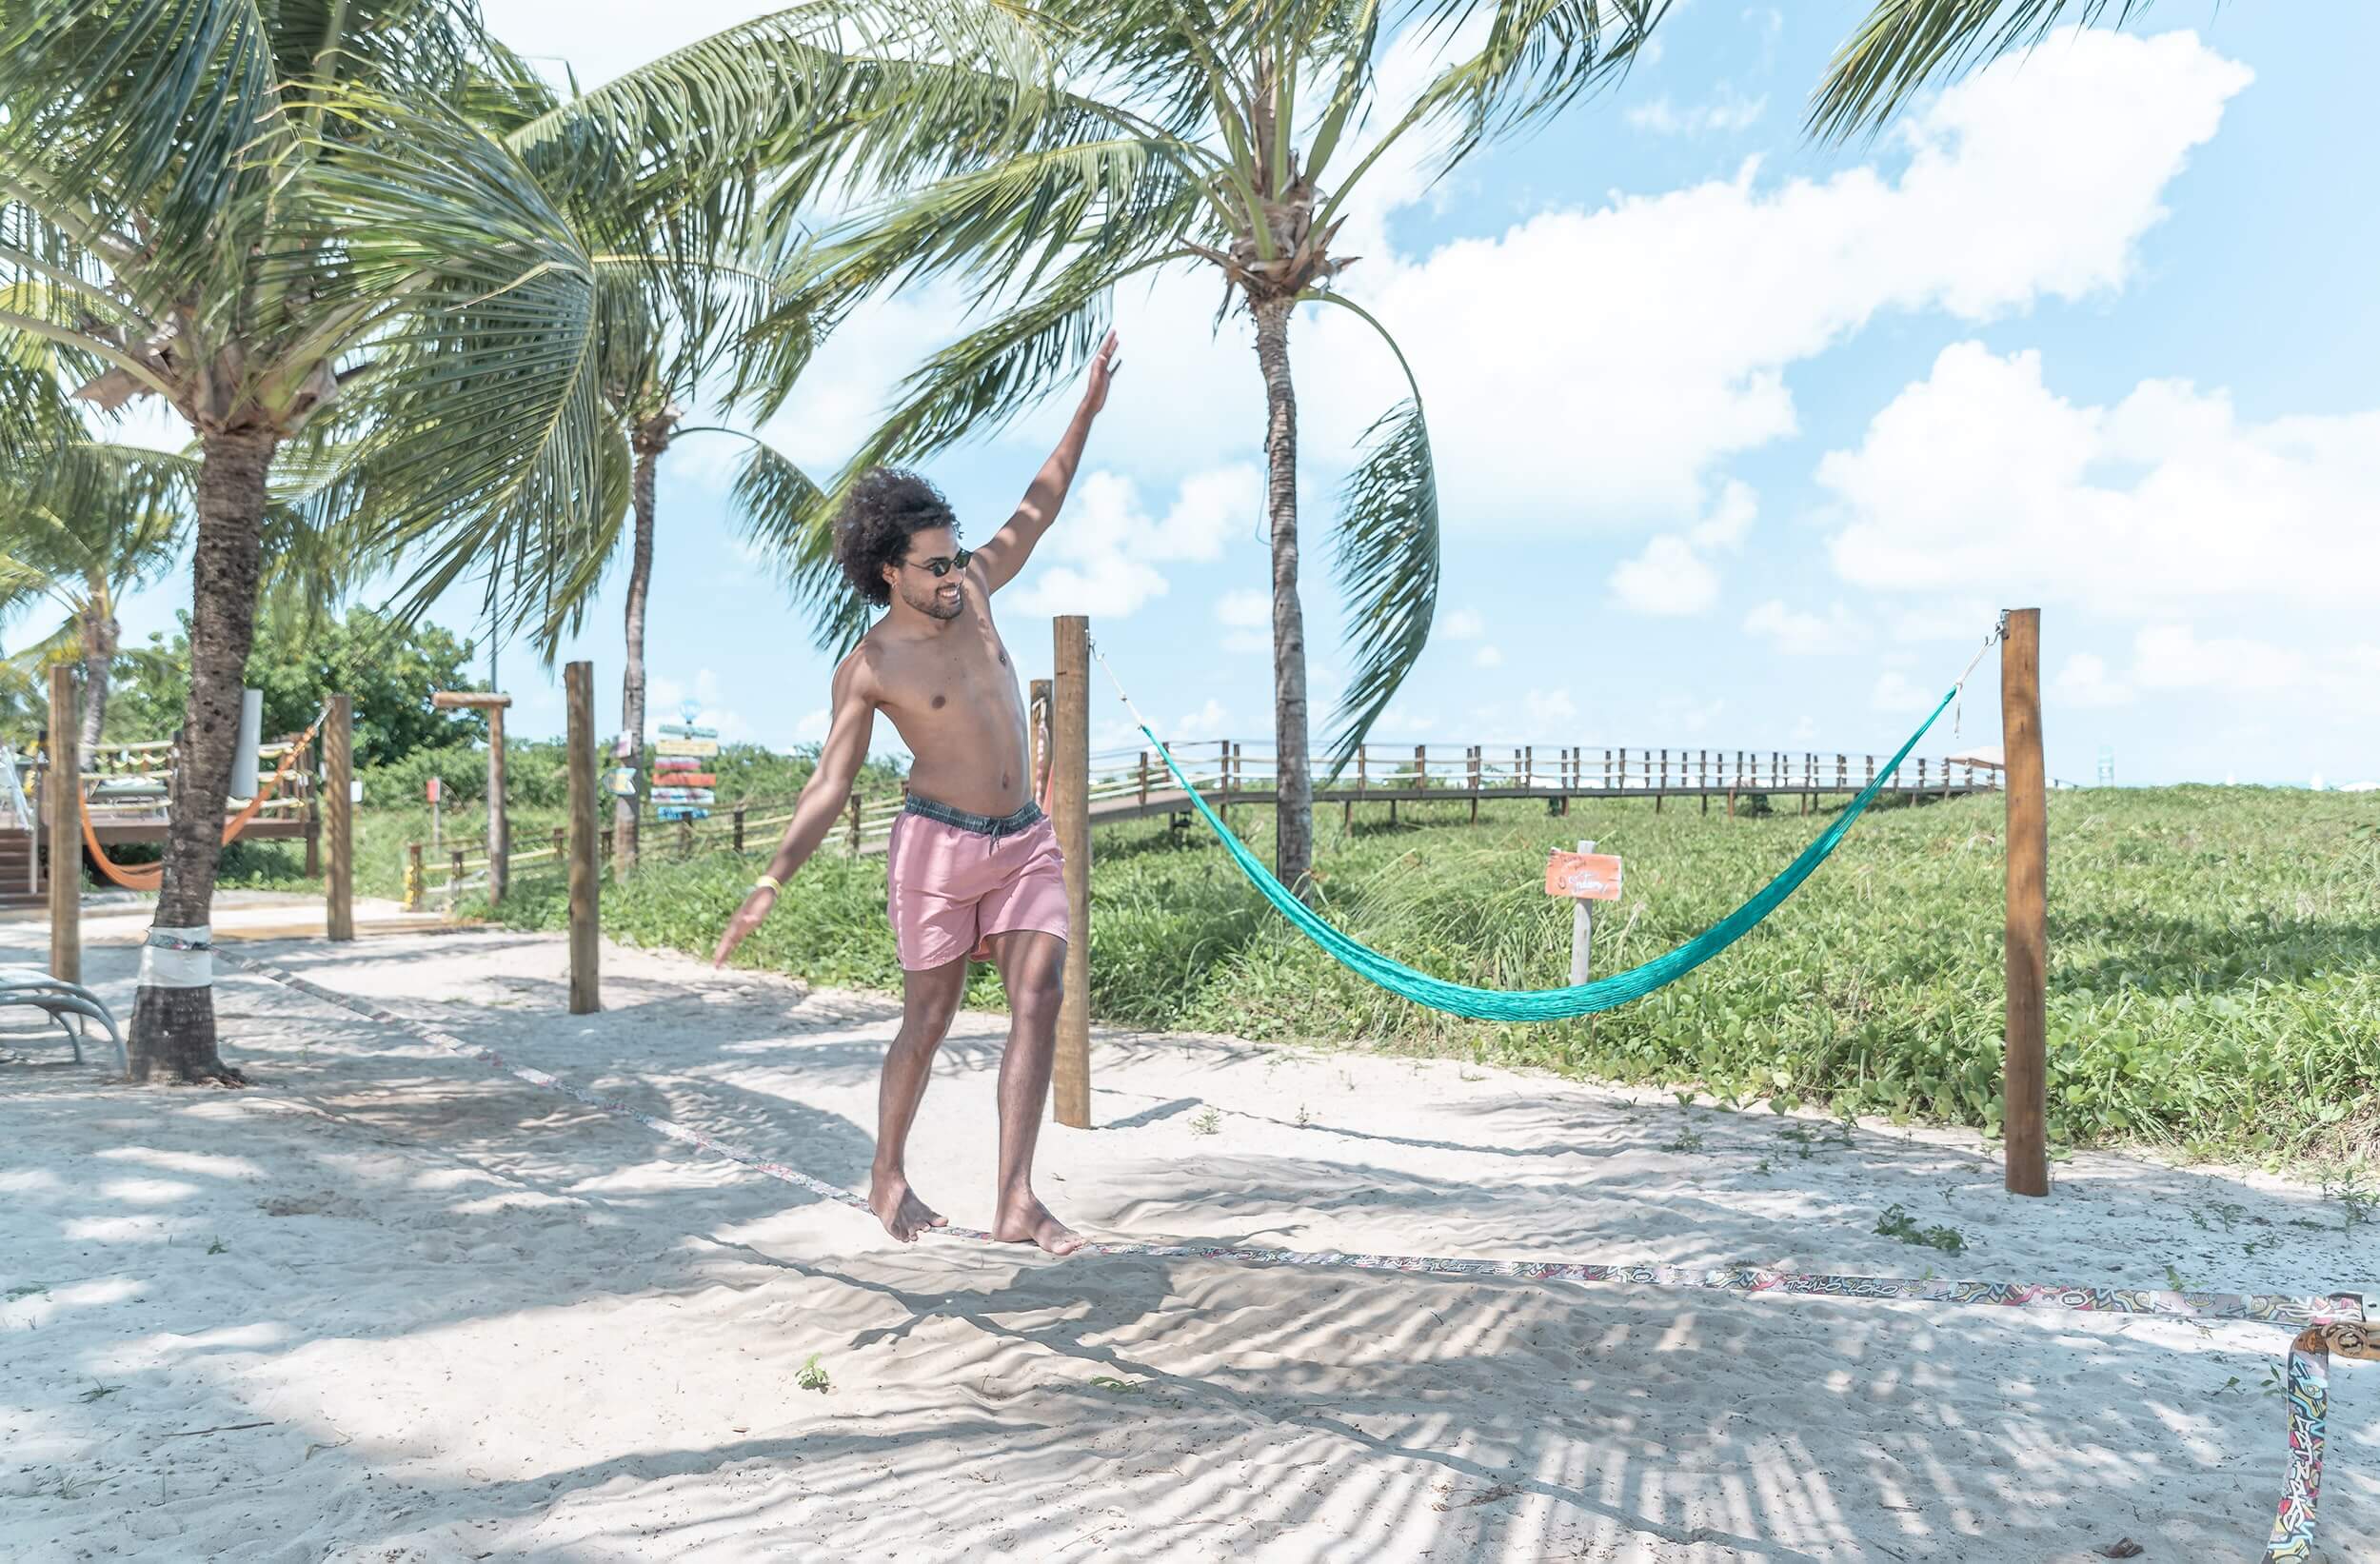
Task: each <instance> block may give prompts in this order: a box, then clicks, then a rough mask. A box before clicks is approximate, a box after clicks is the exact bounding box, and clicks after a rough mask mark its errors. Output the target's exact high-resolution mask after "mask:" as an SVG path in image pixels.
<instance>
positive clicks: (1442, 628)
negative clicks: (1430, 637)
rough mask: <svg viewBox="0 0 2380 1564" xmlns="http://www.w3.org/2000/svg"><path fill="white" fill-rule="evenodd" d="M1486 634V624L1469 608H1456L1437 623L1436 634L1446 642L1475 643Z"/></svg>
mask: <svg viewBox="0 0 2380 1564" xmlns="http://www.w3.org/2000/svg"><path fill="white" fill-rule="evenodd" d="M1486 633H1487V622H1486V621H1485V620H1482V619H1481V618H1480V617H1479V616H1478V614H1476V613H1474V612H1473V611H1472V610H1470V609H1469V608H1458V609H1456V610H1455V611H1454V612H1453V613H1451V614H1448V615H1447V616H1446V617H1445V618H1444V619H1443V620H1440V621H1439V622H1438V627H1437V630H1436V634H1438V636H1441V637H1443V638H1444V639H1446V640H1448V641H1477V640H1478V639H1479V637H1481V636H1482V635H1485V634H1486Z"/></svg>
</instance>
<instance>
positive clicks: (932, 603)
mask: <svg viewBox="0 0 2380 1564" xmlns="http://www.w3.org/2000/svg"><path fill="white" fill-rule="evenodd" d="M901 598H902V602H904V603H906V604H908V605H909V606H910V607H912V608H915V609H916V610H917V611H918V612H919V613H921V614H923V615H924V616H925V617H926V618H928V619H957V618H958V617H959V613H960V610H962V609H963V608H964V607H966V605H967V600H966V596H965V594H963V593H961V594H958V595H955V596H952V597H950V598H947V599H945V598H944V597H943V596H942V591H941V589H940V588H939V587H938V588H936V589H935V590H933V591H930V592H928V593H926V594H925V596H923V597H922V598H914V597H911V596H910V595H909V594H908V593H906V592H903V593H902V594H901Z"/></svg>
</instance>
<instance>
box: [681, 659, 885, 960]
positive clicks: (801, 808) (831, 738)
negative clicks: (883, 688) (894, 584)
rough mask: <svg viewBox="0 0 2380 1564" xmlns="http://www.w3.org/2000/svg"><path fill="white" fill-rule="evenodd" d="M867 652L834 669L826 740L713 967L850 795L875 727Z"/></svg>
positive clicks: (770, 902) (740, 939)
mask: <svg viewBox="0 0 2380 1564" xmlns="http://www.w3.org/2000/svg"><path fill="white" fill-rule="evenodd" d="M867 655H868V654H867V649H866V648H865V647H863V648H861V649H860V650H858V651H855V652H853V653H852V654H851V655H850V656H849V657H846V658H844V659H843V665H842V666H841V667H839V668H837V669H836V670H835V683H834V687H833V691H834V692H833V711H832V714H831V715H830V716H829V717H828V719H827V727H826V742H825V743H823V744H822V745H821V746H820V747H819V752H818V765H817V767H816V769H814V770H813V771H811V773H810V780H809V781H808V782H804V783H803V786H802V797H801V798H800V800H799V801H797V802H795V804H794V806H793V819H792V820H790V821H788V822H786V823H785V834H784V837H783V840H781V841H779V842H778V843H777V853H776V856H775V857H773V858H771V859H770V860H769V861H768V869H767V872H766V876H765V878H764V879H763V880H761V881H755V882H754V883H753V886H752V894H751V895H749V896H747V897H745V898H744V905H743V906H741V907H739V908H737V909H736V914H735V916H734V917H733V918H730V919H729V920H727V928H726V932H725V933H724V934H722V935H721V936H720V937H719V948H718V949H716V950H714V951H713V952H712V953H711V964H712V965H713V966H725V965H726V964H727V958H728V957H729V956H731V955H733V954H734V953H735V948H736V946H738V945H740V944H742V943H744V939H745V937H746V936H748V935H749V934H750V933H751V932H752V931H753V930H754V929H756V928H759V927H760V926H761V920H762V919H764V918H766V917H767V916H768V914H769V909H770V908H772V907H774V906H776V905H777V891H776V889H775V888H774V887H772V886H771V885H769V884H768V883H767V881H769V880H774V881H777V882H778V883H779V884H783V882H784V881H788V880H790V879H792V878H793V874H794V871H795V870H797V869H799V868H801V867H802V865H803V863H805V862H807V861H809V857H810V855H811V854H812V853H814V852H816V851H818V844H819V843H820V842H822V841H825V840H826V833H827V832H828V831H830V830H832V829H833V828H834V824H835V821H836V818H837V817H838V816H840V815H841V814H842V813H843V807H844V804H845V803H846V802H848V801H849V799H850V797H851V783H852V782H853V780H854V779H856V778H857V777H858V776H859V774H860V766H861V765H862V763H863V762H865V761H866V760H867V744H868V740H869V738H870V737H871V736H872V735H873V734H874V732H875V729H876V699H875V680H874V678H873V677H872V676H871V674H870V671H869V669H868V667H867V665H866V662H865V659H866V657H867Z"/></svg>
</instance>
